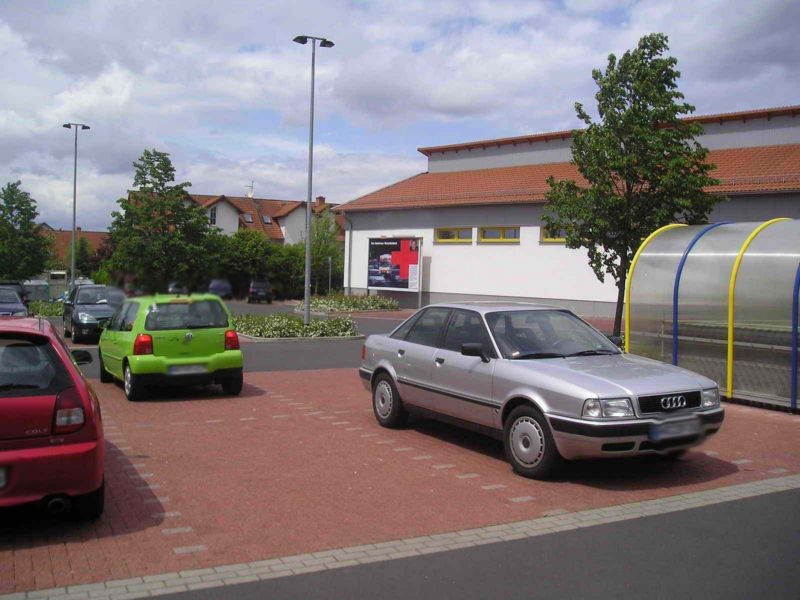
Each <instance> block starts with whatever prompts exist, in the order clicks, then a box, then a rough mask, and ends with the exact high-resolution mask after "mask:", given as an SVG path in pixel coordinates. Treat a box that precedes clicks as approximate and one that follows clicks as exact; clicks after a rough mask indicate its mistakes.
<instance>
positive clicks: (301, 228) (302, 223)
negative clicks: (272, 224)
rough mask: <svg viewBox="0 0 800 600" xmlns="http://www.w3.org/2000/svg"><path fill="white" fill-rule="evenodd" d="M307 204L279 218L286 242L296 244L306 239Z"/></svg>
mask: <svg viewBox="0 0 800 600" xmlns="http://www.w3.org/2000/svg"><path fill="white" fill-rule="evenodd" d="M305 208H306V207H305V206H300V207H299V208H295V209H294V210H293V211H292V212H290V213H289V214H288V215H286V216H285V217H281V218H280V219H279V224H280V226H281V231H282V232H283V240H284V243H286V244H296V243H297V242H302V241H303V240H304V239H306V236H305V230H306V210H305Z"/></svg>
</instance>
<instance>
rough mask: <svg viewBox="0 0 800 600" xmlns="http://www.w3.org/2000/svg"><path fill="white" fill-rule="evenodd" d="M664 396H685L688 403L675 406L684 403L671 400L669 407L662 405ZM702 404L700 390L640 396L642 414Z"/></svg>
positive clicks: (696, 406) (668, 403)
mask: <svg viewBox="0 0 800 600" xmlns="http://www.w3.org/2000/svg"><path fill="white" fill-rule="evenodd" d="M664 398H684V399H685V401H686V403H685V405H684V406H674V405H676V404H683V403H682V402H676V401H670V402H667V405H668V406H669V407H668V408H664V407H663V406H662V403H661V400H662V399H664ZM699 406H700V392H683V393H674V394H673V393H667V394H659V395H658V396H640V397H639V412H641V413H642V414H647V413H666V412H673V411H676V410H682V409H686V408H698V407H699Z"/></svg>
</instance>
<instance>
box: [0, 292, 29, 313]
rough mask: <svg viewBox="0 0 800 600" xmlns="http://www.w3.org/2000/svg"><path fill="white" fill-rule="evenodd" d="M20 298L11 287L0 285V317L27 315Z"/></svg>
mask: <svg viewBox="0 0 800 600" xmlns="http://www.w3.org/2000/svg"><path fill="white" fill-rule="evenodd" d="M27 316H28V309H27V308H25V305H24V304H23V303H22V298H20V296H19V294H18V293H17V292H16V291H14V290H13V289H11V288H2V287H0V317H27Z"/></svg>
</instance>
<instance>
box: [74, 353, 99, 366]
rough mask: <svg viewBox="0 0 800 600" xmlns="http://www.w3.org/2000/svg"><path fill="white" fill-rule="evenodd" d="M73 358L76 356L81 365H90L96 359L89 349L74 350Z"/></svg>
mask: <svg viewBox="0 0 800 600" xmlns="http://www.w3.org/2000/svg"><path fill="white" fill-rule="evenodd" d="M72 358H74V359H75V362H76V363H77V364H79V365H88V364H91V363H92V361H93V360H94V359H93V358H92V355H91V354H89V351H88V350H73V351H72Z"/></svg>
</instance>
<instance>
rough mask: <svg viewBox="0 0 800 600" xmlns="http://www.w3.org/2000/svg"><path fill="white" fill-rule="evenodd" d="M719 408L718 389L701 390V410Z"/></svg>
mask: <svg viewBox="0 0 800 600" xmlns="http://www.w3.org/2000/svg"><path fill="white" fill-rule="evenodd" d="M712 406H719V388H712V389H710V390H703V408H709V407H712Z"/></svg>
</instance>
